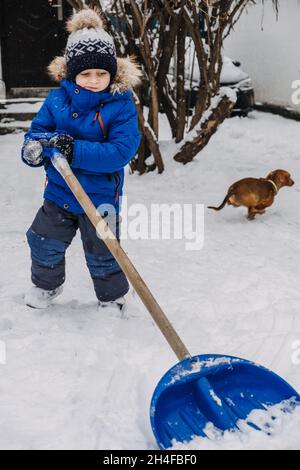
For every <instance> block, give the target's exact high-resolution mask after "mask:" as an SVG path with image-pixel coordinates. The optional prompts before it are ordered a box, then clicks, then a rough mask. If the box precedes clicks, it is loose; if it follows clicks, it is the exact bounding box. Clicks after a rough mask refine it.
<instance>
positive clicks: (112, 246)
mask: <svg viewBox="0 0 300 470" xmlns="http://www.w3.org/2000/svg"><path fill="white" fill-rule="evenodd" d="M54 160H55V157H54V159H52V163H53V164H54V166H55V168H56V169H57V170H58V171H59V173H60V174H61V175H62V177H63V178H64V180H65V181H66V183H67V185H68V186H69V188H70V189H71V191H72V193H73V194H74V196H75V197H76V199H77V201H78V202H79V204H80V205H81V207H82V208H83V210H84V212H85V213H86V215H87V217H88V218H89V220H90V221H91V222H92V224H93V225H94V227H95V229H96V231H97V233H98V235H99V236H100V237H101V239H102V240H103V241H104V243H105V244H106V246H107V247H108V249H109V251H110V252H111V254H112V255H113V256H114V258H115V259H116V260H117V262H118V263H119V265H120V267H121V268H122V270H123V271H124V273H125V274H126V276H127V278H128V279H129V281H130V283H131V284H132V286H133V287H134V289H135V290H136V292H137V293H138V295H139V297H140V299H141V300H142V302H143V303H144V305H145V307H146V308H147V310H148V312H149V313H150V315H151V316H152V318H153V319H154V321H155V323H156V324H157V326H158V327H159V329H160V331H161V332H162V334H163V335H164V337H165V338H166V340H167V341H168V343H169V345H170V346H171V348H172V349H173V351H174V353H175V354H176V356H177V357H178V359H179V360H180V361H182V360H184V359H186V358H188V357H191V355H190V353H189V351H188V350H187V348H186V347H185V345H184V344H183V342H182V341H181V339H180V338H179V336H178V334H177V333H176V331H175V330H174V328H173V326H172V325H171V323H170V322H169V320H168V318H167V317H166V315H165V314H164V312H163V311H162V309H161V308H160V306H159V304H158V303H157V301H156V300H155V298H154V297H153V295H152V294H151V292H150V290H149V289H148V287H147V285H146V284H145V282H144V281H143V279H142V277H141V276H140V274H139V273H138V271H137V270H136V269H135V267H134V265H133V264H132V262H131V261H130V259H129V257H128V256H127V254H126V253H125V251H124V250H123V249H122V247H121V245H120V243H119V242H118V240H117V238H116V237H115V235H114V234H113V233H112V231H111V230H110V228H109V227H108V225H107V223H106V222H105V220H104V219H103V218H102V216H101V214H100V213H99V212H98V211H97V209H96V207H95V206H94V204H93V203H92V201H91V200H90V198H89V197H88V195H87V194H86V192H85V191H84V189H83V188H82V186H81V184H80V183H79V181H78V180H77V178H76V176H75V175H74V173H73V172H72V170H71V168H70V166H69V164H68V162H67V160H66V159H65V158H57V159H56V161H54Z"/></svg>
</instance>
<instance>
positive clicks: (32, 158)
mask: <svg viewBox="0 0 300 470" xmlns="http://www.w3.org/2000/svg"><path fill="white" fill-rule="evenodd" d="M55 135H57V133H56V132H30V133H28V134H27V137H26V138H25V142H24V144H23V147H22V157H23V159H24V160H25V161H26V162H27V163H28V164H29V165H32V166H37V165H39V164H41V163H42V161H43V158H44V156H45V155H44V154H43V148H44V147H47V146H48V142H49V140H50V139H51V138H52V137H54V136H55Z"/></svg>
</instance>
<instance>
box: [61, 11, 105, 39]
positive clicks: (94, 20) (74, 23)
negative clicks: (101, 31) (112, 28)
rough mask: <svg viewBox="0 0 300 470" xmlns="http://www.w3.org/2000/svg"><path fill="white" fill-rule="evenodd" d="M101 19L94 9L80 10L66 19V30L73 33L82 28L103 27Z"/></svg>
mask: <svg viewBox="0 0 300 470" xmlns="http://www.w3.org/2000/svg"><path fill="white" fill-rule="evenodd" d="M103 27H104V26H103V21H102V19H101V18H100V16H99V15H98V13H97V12H96V11H95V10H92V9H91V8H86V9H84V10H80V11H79V12H78V13H74V15H73V16H72V17H71V18H70V19H69V20H68V21H67V31H68V32H69V33H74V32H75V31H78V30H80V29H83V28H103Z"/></svg>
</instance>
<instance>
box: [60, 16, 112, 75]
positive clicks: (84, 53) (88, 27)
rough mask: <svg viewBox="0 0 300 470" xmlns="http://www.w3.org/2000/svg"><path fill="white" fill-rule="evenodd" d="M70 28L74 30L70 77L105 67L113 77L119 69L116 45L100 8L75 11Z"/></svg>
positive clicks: (69, 51)
mask: <svg viewBox="0 0 300 470" xmlns="http://www.w3.org/2000/svg"><path fill="white" fill-rule="evenodd" d="M67 30H68V31H69V33H71V34H70V36H69V38H68V42H67V47H66V52H65V57H66V63H67V72H68V78H69V79H70V80H75V77H76V75H78V74H79V73H80V72H82V71H83V70H87V69H103V70H107V71H108V72H109V73H110V75H111V81H112V80H113V78H114V76H115V75H116V72H117V57H116V48H115V45H114V41H113V38H112V37H111V36H110V35H109V34H108V33H107V31H105V29H104V28H103V22H102V19H101V18H100V16H99V15H98V14H97V13H96V11H94V10H92V9H90V8H86V9H84V10H81V11H79V12H78V13H75V14H74V15H73V16H72V17H71V18H70V20H69V21H68V22H67Z"/></svg>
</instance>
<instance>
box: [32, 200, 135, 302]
mask: <svg viewBox="0 0 300 470" xmlns="http://www.w3.org/2000/svg"><path fill="white" fill-rule="evenodd" d="M113 218H114V224H112V225H111V224H109V225H110V228H111V230H112V231H113V232H114V233H115V235H116V237H117V239H118V240H119V216H118V215H117V216H116V218H117V220H115V217H113ZM108 223H109V222H108ZM113 225H114V226H113ZM78 228H79V230H80V233H81V239H82V244H83V249H84V253H85V259H86V263H87V267H88V269H89V272H90V275H91V277H92V280H93V283H94V288H95V292H96V296H97V298H98V299H99V300H102V301H103V302H108V301H110V300H115V299H117V298H118V297H122V296H123V295H125V294H126V293H127V292H128V289H129V285H128V282H127V279H126V276H125V274H124V273H123V271H122V270H121V268H120V266H119V264H118V263H117V261H116V260H115V258H114V257H113V256H112V255H111V253H110V251H109V250H108V248H107V247H106V245H105V243H104V242H103V241H102V240H101V239H100V238H98V236H97V234H96V230H95V228H94V226H93V225H92V223H91V222H90V221H89V219H88V218H87V216H86V215H85V214H73V213H71V212H67V211H65V210H64V209H62V208H60V207H59V206H57V205H56V204H54V203H53V202H52V201H49V200H48V199H45V200H44V204H43V206H42V207H41V208H40V209H39V211H38V213H37V215H36V217H35V219H34V221H33V223H32V225H31V227H30V228H29V230H28V231H27V233H26V235H27V240H28V244H29V246H30V249H31V259H32V266H31V279H32V282H33V284H35V285H36V286H37V287H40V288H41V289H46V290H52V289H55V288H57V287H58V286H60V285H61V284H63V283H64V281H65V252H66V249H67V248H68V246H69V245H70V243H71V241H72V239H73V238H74V236H75V234H76V231H77V229H78Z"/></svg>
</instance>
